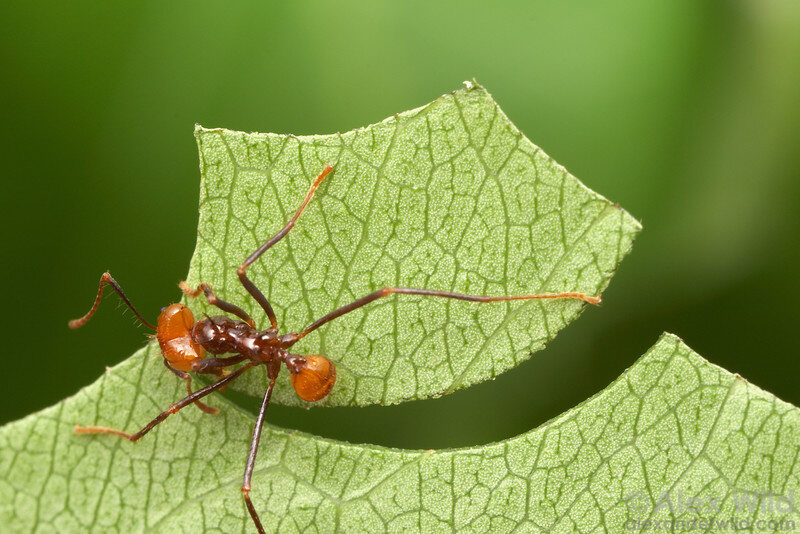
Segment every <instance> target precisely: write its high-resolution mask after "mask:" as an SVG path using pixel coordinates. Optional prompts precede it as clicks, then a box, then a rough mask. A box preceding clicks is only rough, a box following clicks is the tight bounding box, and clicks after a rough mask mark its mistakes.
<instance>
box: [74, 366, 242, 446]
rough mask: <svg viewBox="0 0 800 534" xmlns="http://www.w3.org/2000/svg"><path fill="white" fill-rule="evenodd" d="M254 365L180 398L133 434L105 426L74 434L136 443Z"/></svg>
mask: <svg viewBox="0 0 800 534" xmlns="http://www.w3.org/2000/svg"><path fill="white" fill-rule="evenodd" d="M254 365H255V364H254V363H248V364H247V365H245V366H244V367H241V368H239V369H237V370H236V371H234V372H232V373H231V374H229V375H228V376H226V377H225V378H223V379H222V380H217V381H216V382H214V383H213V384H211V385H208V386H206V387H204V388H203V389H198V390H197V391H195V392H194V393H192V394H191V395H188V396H186V397H184V398H182V399H181V400H179V401H178V402H176V403H175V404H173V405H172V406H170V407H169V408H167V409H166V410H165V411H163V412H161V413H160V414H158V415H157V416H156V418H155V419H153V420H152V421H150V422H149V423H147V424H146V425H145V426H144V427H142V429H141V430H139V431H138V432H136V433H135V434H128V433H127V432H123V431H122V430H116V429H114V428H108V427H105V426H79V425H75V433H76V434H114V435H115V436H119V437H121V438H125V439H127V440H129V441H134V442H135V441H138V440H139V439H140V438H141V437H142V436H144V435H145V434H147V433H148V432H150V431H151V430H152V429H153V427H154V426H156V425H157V424H159V423H160V422H162V421H163V420H164V419H166V418H167V417H169V416H170V415H172V414H174V413H176V412H177V411H178V410H180V409H182V408H185V407H186V406H188V405H190V404H192V403H193V402H195V401H196V400H198V399H202V398H203V397H205V396H206V395H208V394H209V393H213V392H214V391H216V390H218V389H219V388H221V387H222V386H224V385H225V384H227V383H229V382H231V381H233V380H235V379H236V378H238V377H239V375H241V374H242V373H243V372H245V371H246V370H248V369H250V368H251V367H253V366H254Z"/></svg>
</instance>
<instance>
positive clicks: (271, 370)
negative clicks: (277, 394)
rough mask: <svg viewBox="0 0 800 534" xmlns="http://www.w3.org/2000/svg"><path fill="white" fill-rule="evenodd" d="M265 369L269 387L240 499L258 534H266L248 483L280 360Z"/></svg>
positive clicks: (262, 405) (248, 459) (259, 412)
mask: <svg viewBox="0 0 800 534" xmlns="http://www.w3.org/2000/svg"><path fill="white" fill-rule="evenodd" d="M267 365H269V367H268V368H267V374H268V376H269V385H268V386H267V392H266V393H265V394H264V400H263V401H261V409H260V410H258V417H257V418H256V426H255V428H254V429H253V440H252V441H251V442H250V452H249V453H248V454H247V464H246V465H245V468H244V480H243V481H242V497H244V504H245V506H247V511H248V512H250V517H252V518H253V523H255V524H256V529H257V530H258V532H259V534H266V531H265V530H264V527H263V526H262V525H261V519H259V517H258V512H256V508H255V506H253V503H252V502H251V501H250V481H251V480H252V479H253V468H254V467H255V465H256V454H258V442H259V441H261V429H262V427H263V426H264V417H265V416H266V412H267V406H269V399H270V397H272V389H273V388H274V387H275V379H276V378H277V377H278V373H279V372H280V370H281V363H280V360H273V361H271V362H270V363H269V364H267Z"/></svg>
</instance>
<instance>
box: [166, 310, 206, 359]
mask: <svg viewBox="0 0 800 534" xmlns="http://www.w3.org/2000/svg"><path fill="white" fill-rule="evenodd" d="M193 326H194V314H192V311H191V310H190V309H189V308H187V307H186V306H184V305H183V304H170V305H169V306H167V307H166V308H164V309H163V310H162V311H161V314H160V315H159V316H158V323H157V324H156V339H158V344H159V345H160V346H161V354H162V355H163V356H164V359H165V360H167V362H169V364H170V365H171V366H172V367H173V368H175V369H177V370H178V371H191V370H192V362H196V361H198V360H202V359H203V358H204V357H205V350H204V349H203V347H202V346H201V345H200V344H198V343H197V342H195V341H194V339H192V327H193Z"/></svg>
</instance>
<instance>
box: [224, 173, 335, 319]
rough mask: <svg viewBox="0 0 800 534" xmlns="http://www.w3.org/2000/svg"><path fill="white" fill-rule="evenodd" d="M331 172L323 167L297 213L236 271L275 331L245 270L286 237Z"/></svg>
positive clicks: (265, 305)
mask: <svg viewBox="0 0 800 534" xmlns="http://www.w3.org/2000/svg"><path fill="white" fill-rule="evenodd" d="M331 172H333V167H331V166H330V165H325V168H324V169H323V170H322V172H321V173H320V174H319V176H317V178H316V180H314V183H312V184H311V189H309V190H308V193H306V198H305V199H304V200H303V203H302V204H300V207H299V208H297V211H296V212H295V214H294V216H293V217H292V218H291V219H289V222H287V223H286V225H284V227H283V228H281V230H280V231H279V232H278V233H277V234H275V235H274V236H272V237H271V238H270V239H268V240H267V242H266V243H264V244H263V245H261V246H260V247H258V249H257V250H256V251H255V252H253V253H252V254H250V256H248V257H247V259H246V260H244V263H242V265H241V266H239V268H238V269H237V270H236V274H237V275H238V276H239V281H240V282H242V285H243V286H244V288H245V289H246V290H247V292H248V293H250V295H251V296H252V297H253V298H254V299H255V300H256V302H258V304H259V305H260V306H261V307H262V308H263V309H264V311H265V312H266V313H267V317H268V318H269V322H270V323H271V324H272V328H274V329H275V330H277V329H278V319H277V318H276V317H275V311H274V310H273V309H272V305H271V304H270V303H269V301H268V300H267V297H265V296H264V294H263V293H262V292H261V290H260V289H258V288H257V287H256V285H255V284H254V283H253V282H252V281H251V280H250V279H249V278H248V277H247V272H246V271H247V268H248V267H250V265H251V264H252V263H253V262H254V261H256V260H257V259H258V258H259V257H260V256H261V255H262V254H264V252H266V251H267V250H268V249H269V248H270V247H271V246H272V245H274V244H275V243H277V242H278V241H280V240H281V239H283V238H284V237H286V234H288V233H289V231H290V230H291V229H292V228H293V227H294V224H295V223H296V222H297V219H299V218H300V215H302V214H303V211H304V210H305V209H306V206H307V205H308V203H309V202H311V199H312V198H313V197H314V192H315V191H316V190H317V188H318V187H319V184H321V183H322V181H323V180H324V179H325V177H326V176H328V175H329V174H330V173H331Z"/></svg>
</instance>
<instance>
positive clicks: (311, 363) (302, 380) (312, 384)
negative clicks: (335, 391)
mask: <svg viewBox="0 0 800 534" xmlns="http://www.w3.org/2000/svg"><path fill="white" fill-rule="evenodd" d="M304 358H305V362H303V363H301V364H299V365H298V368H297V370H296V371H294V370H293V371H292V387H294V390H295V392H296V393H297V396H298V397H300V398H301V399H303V400H304V401H307V402H316V401H318V400H321V399H324V398H325V397H327V396H328V393H330V392H331V389H332V388H333V385H334V384H335V383H336V366H335V365H334V364H333V362H332V361H331V360H330V359H328V358H326V357H325V356H322V355H321V354H311V355H308V356H305V357H304Z"/></svg>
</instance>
